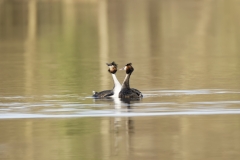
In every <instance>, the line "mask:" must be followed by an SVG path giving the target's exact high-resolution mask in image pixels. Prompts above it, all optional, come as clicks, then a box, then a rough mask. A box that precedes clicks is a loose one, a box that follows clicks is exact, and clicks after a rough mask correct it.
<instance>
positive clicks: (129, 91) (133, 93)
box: [118, 63, 143, 98]
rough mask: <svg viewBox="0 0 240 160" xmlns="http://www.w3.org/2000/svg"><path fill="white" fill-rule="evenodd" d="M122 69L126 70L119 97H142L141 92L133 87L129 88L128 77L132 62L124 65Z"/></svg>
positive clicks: (130, 72)
mask: <svg viewBox="0 0 240 160" xmlns="http://www.w3.org/2000/svg"><path fill="white" fill-rule="evenodd" d="M124 70H125V71H126V76H125V79H124V81H123V84H122V88H121V91H120V92H119V96H118V97H119V98H141V97H143V95H142V93H141V92H140V91H139V90H137V89H135V88H130V85H129V79H130V76H131V74H132V72H133V71H134V68H133V67H132V63H128V64H126V65H125V67H124Z"/></svg>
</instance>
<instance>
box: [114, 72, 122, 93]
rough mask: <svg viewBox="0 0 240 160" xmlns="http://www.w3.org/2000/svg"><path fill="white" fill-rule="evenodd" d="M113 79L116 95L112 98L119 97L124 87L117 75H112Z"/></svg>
mask: <svg viewBox="0 0 240 160" xmlns="http://www.w3.org/2000/svg"><path fill="white" fill-rule="evenodd" d="M112 78H113V82H114V87H113V92H114V95H113V96H112V97H118V94H119V92H120V91H121V88H122V86H121V84H120V83H119V81H118V79H117V77H116V75H115V74H112Z"/></svg>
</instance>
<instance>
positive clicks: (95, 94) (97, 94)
mask: <svg viewBox="0 0 240 160" xmlns="http://www.w3.org/2000/svg"><path fill="white" fill-rule="evenodd" d="M106 64H107V66H108V67H109V69H108V72H109V73H111V75H112V78H113V82H114V87H113V89H112V90H105V91H101V92H95V91H93V97H95V98H104V97H118V94H119V92H120V90H121V87H122V86H121V84H120V83H119V81H118V80H117V77H116V75H115V73H116V72H117V64H116V63H115V62H112V63H106Z"/></svg>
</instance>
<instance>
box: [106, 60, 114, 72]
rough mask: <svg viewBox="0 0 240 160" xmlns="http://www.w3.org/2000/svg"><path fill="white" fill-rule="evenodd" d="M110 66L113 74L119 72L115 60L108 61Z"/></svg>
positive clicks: (109, 70)
mask: <svg viewBox="0 0 240 160" xmlns="http://www.w3.org/2000/svg"><path fill="white" fill-rule="evenodd" d="M106 64H107V65H108V67H109V69H108V72H109V73H111V74H115V73H116V72H117V64H116V63H115V62H112V63H106Z"/></svg>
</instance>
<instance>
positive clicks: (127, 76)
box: [122, 74, 131, 88]
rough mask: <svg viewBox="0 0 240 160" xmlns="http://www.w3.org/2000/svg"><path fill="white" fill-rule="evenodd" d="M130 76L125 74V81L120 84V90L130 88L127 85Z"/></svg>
mask: <svg viewBox="0 0 240 160" xmlns="http://www.w3.org/2000/svg"><path fill="white" fill-rule="evenodd" d="M130 76H131V74H126V76H125V79H124V81H123V84H122V88H130V85H129V79H130Z"/></svg>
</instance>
